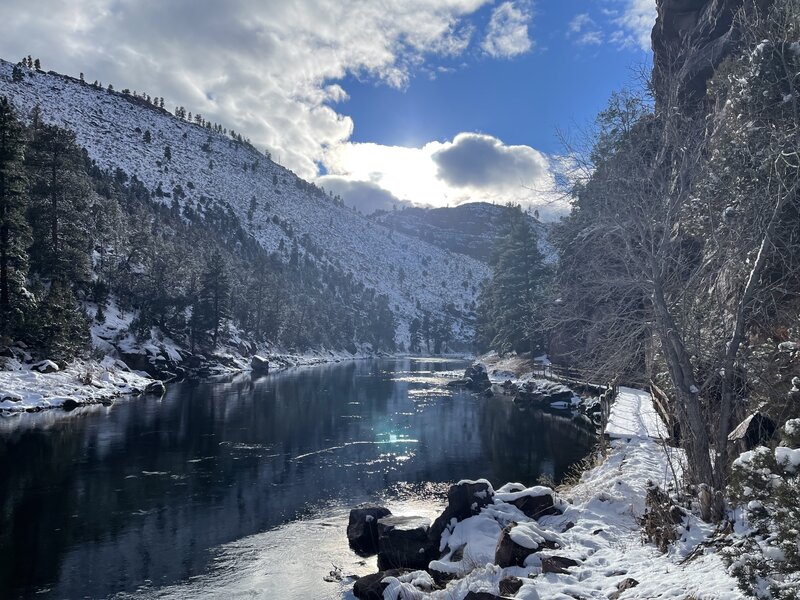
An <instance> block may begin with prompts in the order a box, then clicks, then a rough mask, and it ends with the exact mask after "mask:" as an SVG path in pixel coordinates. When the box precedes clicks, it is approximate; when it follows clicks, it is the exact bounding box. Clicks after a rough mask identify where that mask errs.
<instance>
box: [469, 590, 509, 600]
mask: <svg viewBox="0 0 800 600" xmlns="http://www.w3.org/2000/svg"><path fill="white" fill-rule="evenodd" d="M464 600H503V597H502V596H498V595H496V594H492V593H491V592H472V591H470V592H467V595H466V596H464Z"/></svg>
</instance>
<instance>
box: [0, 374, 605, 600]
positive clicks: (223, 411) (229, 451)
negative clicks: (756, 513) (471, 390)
mask: <svg viewBox="0 0 800 600" xmlns="http://www.w3.org/2000/svg"><path fill="white" fill-rule="evenodd" d="M463 366H464V365H463V364H462V363H458V362H442V361H424V360H395V361H361V362H349V363H341V364H337V365H331V366H320V367H315V368H310V369H303V370H297V371H293V372H286V373H282V374H278V375H274V376H269V377H262V378H258V379H253V378H250V377H238V378H234V379H232V380H230V381H228V382H224V383H213V384H212V383H187V384H181V385H175V386H171V387H170V389H169V391H168V394H167V395H166V396H165V397H164V398H163V399H161V400H157V399H153V398H142V399H138V400H133V401H130V402H119V403H116V404H115V405H114V406H111V407H87V408H83V409H78V410H76V411H73V412H72V413H68V414H67V413H61V412H47V413H39V414H36V415H23V416H21V417H14V418H7V419H0V464H1V465H3V466H2V467H0V468H1V469H2V470H1V471H0V490H3V492H2V498H1V499H0V502H2V512H1V513H0V597H24V596H29V595H32V594H33V593H34V592H38V593H40V594H42V595H44V596H45V597H47V596H50V597H59V598H61V597H69V598H74V597H82V596H89V597H92V598H95V597H104V596H108V595H113V594H115V593H117V592H133V591H136V590H137V589H139V588H140V587H141V586H146V587H147V588H148V589H154V588H158V587H160V586H164V585H169V584H173V583H176V582H180V581H187V580H189V579H190V578H193V577H197V576H200V575H202V574H204V573H207V572H208V569H209V565H210V561H211V560H212V559H213V558H214V549H219V548H220V547H221V546H222V545H224V544H229V543H231V542H234V541H235V540H241V539H242V538H245V537H247V536H251V535H253V534H256V533H259V532H265V531H271V530H274V529H275V528H276V527H278V526H280V525H282V524H285V523H287V522H294V521H298V520H301V521H302V520H311V519H316V518H319V517H320V516H321V515H322V516H324V515H325V514H326V511H328V510H330V507H331V502H335V504H336V507H337V508H336V510H337V511H340V512H341V507H344V506H347V505H349V504H351V503H355V502H359V501H363V500H367V499H374V498H376V497H378V496H380V495H382V494H384V493H385V490H386V489H392V490H395V489H407V488H405V487H403V486H399V488H398V486H397V485H396V484H398V482H407V483H410V484H414V483H420V484H422V483H424V482H449V481H453V480H458V479H461V478H465V477H470V478H475V477H479V476H487V477H489V478H490V479H491V480H492V481H493V482H495V483H502V482H505V481H507V480H515V481H517V480H518V481H522V482H528V483H533V482H535V480H536V479H537V477H538V476H539V475H540V474H542V473H546V474H548V475H551V476H554V477H556V478H557V477H560V476H561V475H562V474H563V472H564V471H565V469H566V468H568V466H569V465H570V464H571V463H573V462H574V461H575V460H577V459H579V458H581V457H582V456H583V454H584V453H585V451H586V448H588V446H589V444H590V443H591V439H590V437H589V435H588V434H587V433H585V432H582V430H581V429H580V428H576V427H575V426H574V425H572V422H571V421H569V420H568V419H564V418H561V417H554V416H553V415H545V414H543V413H521V412H519V411H516V409H515V408H514V407H513V406H512V405H511V403H510V402H506V401H503V400H492V401H487V400H486V399H483V398H477V397H474V396H472V395H470V394H468V393H464V392H452V391H451V390H448V389H447V388H446V387H444V384H445V382H446V380H447V377H446V376H444V375H445V374H446V372H448V371H452V370H458V369H463ZM340 512H337V513H336V514H340ZM337 534H339V535H341V539H342V540H344V533H343V531H342V532H337ZM296 550H297V551H298V553H299V554H302V553H303V548H302V547H300V548H298V549H296ZM312 551H313V550H312Z"/></svg>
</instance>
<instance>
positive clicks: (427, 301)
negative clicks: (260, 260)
mask: <svg viewBox="0 0 800 600" xmlns="http://www.w3.org/2000/svg"><path fill="white" fill-rule="evenodd" d="M12 70H13V65H12V64H11V63H9V62H6V61H0V95H5V96H8V97H9V99H10V100H11V101H12V103H13V104H14V105H15V107H16V108H17V110H18V111H19V113H20V114H21V115H28V114H29V113H30V111H31V110H32V109H33V108H34V107H35V106H39V108H40V110H41V116H42V119H43V120H44V121H46V122H49V123H53V124H55V125H58V126H61V127H64V128H66V129H70V130H72V131H74V132H75V133H76V136H77V140H78V142H79V143H80V144H81V145H82V146H84V147H85V148H86V150H87V152H88V153H89V156H90V157H91V158H92V159H93V160H94V161H95V162H96V163H97V164H98V166H100V167H102V168H104V169H108V170H111V171H113V170H115V169H120V170H122V171H124V172H125V173H126V174H127V175H129V176H136V177H137V178H138V179H139V180H141V181H142V182H143V183H144V185H145V186H146V187H147V188H148V189H149V190H150V191H151V192H152V193H153V194H154V195H155V196H156V197H159V198H161V200H162V201H163V202H164V203H165V204H171V205H175V206H177V207H179V208H181V209H185V208H186V207H189V208H191V209H193V210H195V211H198V212H200V213H203V212H204V211H205V210H206V209H207V208H208V207H212V206H213V207H215V208H216V209H218V208H220V207H222V208H223V209H224V210H226V211H229V212H230V213H231V214H232V215H234V216H235V218H236V219H238V220H239V222H240V223H241V225H242V226H243V228H244V229H245V231H247V232H248V233H249V234H250V235H251V236H252V237H253V238H254V239H255V240H256V241H257V242H258V243H259V244H260V245H261V246H262V247H264V248H265V249H266V250H268V251H277V252H281V253H283V254H284V255H285V256H286V257H287V259H288V256H289V253H290V249H292V247H293V246H295V245H296V247H297V249H298V251H299V252H300V253H301V254H306V255H309V256H311V257H313V260H315V261H318V262H320V263H322V264H323V265H324V264H330V265H335V266H338V267H339V268H341V269H343V270H345V271H349V272H351V273H352V274H353V276H354V277H355V278H356V279H357V280H358V281H360V282H362V283H363V284H364V285H366V286H368V287H371V288H374V289H375V290H376V291H378V292H379V293H382V294H386V295H387V296H388V297H389V299H390V308H391V309H392V311H393V312H394V313H395V316H396V319H397V325H398V327H397V339H398V341H399V342H403V343H407V340H408V325H409V323H410V321H411V320H412V319H413V318H414V317H415V316H417V315H419V314H420V312H421V311H422V310H425V311H428V312H430V313H431V314H432V315H434V316H437V317H441V318H445V317H446V316H447V315H449V317H448V318H450V319H453V334H454V339H455V340H457V341H460V342H467V341H468V340H469V339H470V338H471V335H472V328H471V325H470V320H471V305H472V303H473V301H474V299H475V294H476V292H477V288H478V285H479V283H480V282H481V281H482V280H483V279H484V278H485V277H486V276H487V275H488V267H487V266H486V264H485V263H483V262H481V261H479V260H475V259H473V258H470V257H467V256H464V255H460V254H454V253H452V252H449V251H447V250H444V249H442V248H439V247H437V246H436V245H433V244H429V243H426V242H421V241H420V240H419V239H418V238H415V237H410V236H407V235H404V234H403V233H399V232H396V231H392V230H391V229H389V228H387V227H385V226H384V225H382V224H380V223H376V222H374V221H371V220H369V219H367V218H365V217H362V216H360V215H358V214H357V213H355V212H354V211H351V210H349V209H347V208H345V207H343V206H340V205H338V204H337V203H335V202H334V201H333V200H332V199H331V198H329V197H328V196H326V195H325V194H324V193H323V192H322V191H321V190H319V189H318V188H316V187H314V186H312V185H310V184H309V183H307V182H306V181H304V180H302V179H300V178H298V177H297V176H296V175H295V174H294V173H292V172H291V171H289V170H287V169H285V168H283V167H281V166H280V165H277V164H276V163H274V162H272V161H271V160H269V159H268V158H266V157H265V156H263V155H262V154H260V153H259V152H257V151H256V150H255V149H254V148H253V147H252V146H249V145H247V144H243V143H241V142H237V141H235V140H233V139H231V138H230V137H229V136H227V135H223V134H222V133H218V132H214V131H212V130H211V129H209V128H206V127H203V126H201V125H198V124H195V123H189V122H187V121H185V120H183V119H179V118H177V117H175V116H173V115H171V114H169V113H168V112H166V111H164V110H162V109H158V108H156V107H155V106H153V105H152V104H150V103H148V102H146V101H144V100H143V99H141V98H135V97H132V96H130V95H127V94H121V93H117V92H111V91H108V90H105V89H102V88H97V87H94V86H92V85H88V84H85V83H83V82H80V81H78V80H76V79H73V78H70V77H66V76H62V75H58V74H56V73H52V72H51V73H43V72H37V71H33V70H28V69H24V70H23V71H24V76H23V78H22V80H21V81H14V79H13V77H12Z"/></svg>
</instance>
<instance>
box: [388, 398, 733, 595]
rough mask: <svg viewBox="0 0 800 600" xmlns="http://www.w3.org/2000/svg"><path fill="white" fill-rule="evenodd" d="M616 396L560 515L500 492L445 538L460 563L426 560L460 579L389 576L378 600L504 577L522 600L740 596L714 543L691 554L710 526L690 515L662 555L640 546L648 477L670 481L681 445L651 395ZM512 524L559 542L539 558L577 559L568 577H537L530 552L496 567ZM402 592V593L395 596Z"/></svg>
mask: <svg viewBox="0 0 800 600" xmlns="http://www.w3.org/2000/svg"><path fill="white" fill-rule="evenodd" d="M617 402H618V404H617V405H616V406H615V411H614V412H613V413H612V417H611V420H610V422H609V433H610V435H611V437H612V438H613V439H612V441H611V442H610V450H609V453H608V454H607V455H606V457H605V458H604V460H603V461H602V462H601V463H600V464H599V465H598V466H596V467H594V468H592V469H590V470H588V471H586V472H585V473H584V474H583V476H582V477H581V480H580V482H579V483H577V484H576V485H574V486H573V487H571V488H569V489H567V490H565V491H562V496H561V500H562V501H563V504H562V508H564V509H565V510H564V513H563V514H562V515H558V516H546V517H543V518H541V519H539V521H538V523H537V522H535V521H532V520H531V519H529V518H528V517H526V516H525V515H523V514H522V513H521V512H520V511H518V510H516V508H515V507H514V506H511V505H509V504H507V503H506V502H505V501H506V500H508V499H509V495H508V493H504V492H507V490H506V489H503V488H501V489H500V490H498V493H497V494H496V495H495V501H494V503H493V504H490V505H489V506H487V507H485V508H484V509H483V510H482V511H481V512H480V513H479V514H478V515H476V516H474V517H471V518H469V519H466V520H464V521H461V522H460V523H458V524H457V525H456V527H455V529H454V530H453V532H452V533H450V534H447V535H448V541H449V543H450V547H452V548H460V552H461V553H462V555H463V557H464V558H463V559H462V560H461V561H460V562H456V563H452V562H451V563H448V562H447V561H446V559H444V560H442V561H434V562H436V563H437V564H436V565H432V566H436V567H439V568H441V570H446V571H448V572H452V573H455V574H457V575H459V576H461V579H458V580H456V581H453V582H451V583H450V584H448V586H447V588H446V589H444V590H437V591H430V590H427V591H426V590H424V589H419V587H415V586H413V585H412V584H411V581H413V580H414V579H415V578H416V580H417V583H418V584H422V587H423V588H424V584H425V583H426V580H425V577H424V576H423V575H422V573H419V574H418V576H417V577H415V576H407V577H405V578H403V579H402V580H391V581H389V583H390V585H389V587H387V589H386V591H385V593H384V598H386V599H388V600H396V599H398V598H431V599H441V600H444V599H447V600H460V599H462V598H464V597H465V596H466V594H467V593H468V592H469V591H472V592H488V593H492V594H499V593H500V590H499V583H500V581H501V579H503V578H504V577H508V576H516V577H519V578H520V579H521V580H522V584H523V585H522V587H521V589H520V590H519V592H517V594H516V595H515V596H514V597H515V598H520V599H527V600H537V599H542V600H545V599H547V600H574V599H576V598H580V599H587V600H588V599H601V598H602V599H607V598H610V597H617V598H619V599H621V600H630V599H634V598H638V599H663V600H666V599H674V600H701V599H702V600H712V599H714V600H737V599H739V598H744V597H745V596H744V595H743V594H742V593H741V592H740V591H739V590H738V588H737V583H736V581H735V580H734V579H733V578H732V577H730V576H729V575H728V572H727V568H726V566H725V564H724V563H723V560H722V558H721V557H720V556H719V555H718V554H716V553H715V552H714V551H713V549H711V548H706V549H705V551H704V552H698V553H693V552H692V551H693V550H695V549H696V548H697V547H698V545H699V544H700V543H701V542H703V541H704V540H706V539H707V538H708V537H709V536H710V535H711V533H712V529H713V528H712V526H710V525H707V524H705V523H703V522H702V521H701V520H700V519H699V518H696V517H694V516H689V517H687V519H688V520H687V521H685V522H684V525H683V526H682V527H680V528H679V533H680V539H679V540H678V541H677V542H676V543H675V544H674V545H673V546H672V547H671V548H670V549H669V551H668V552H667V553H665V554H662V553H661V552H660V551H659V550H658V549H657V548H656V547H654V546H653V545H650V544H644V543H643V542H642V532H641V529H640V527H639V524H638V522H637V519H638V518H639V517H641V516H642V514H643V513H644V510H645V497H646V489H647V486H648V483H649V482H653V483H656V484H658V485H660V486H661V487H663V488H666V487H667V486H668V484H669V483H670V482H671V481H672V480H673V477H674V475H673V468H679V467H677V466H676V464H673V465H672V466H671V465H670V459H672V461H673V463H678V462H680V461H679V460H678V459H679V458H680V456H675V455H673V456H668V455H667V452H670V453H675V454H677V453H678V452H679V451H677V450H668V449H667V448H666V447H665V446H664V445H663V442H662V441H661V439H660V438H661V437H662V435H663V432H664V426H663V424H661V423H660V422H659V417H658V416H657V414H656V413H655V411H654V409H653V406H652V400H651V398H650V396H649V394H648V393H646V392H643V391H640V390H634V389H631V388H621V390H620V396H619V399H618V400H617ZM512 520H513V521H516V522H517V523H523V524H524V531H523V532H522V533H525V534H526V535H525V536H523V537H526V538H530V540H533V541H534V542H535V541H537V540H539V543H541V540H544V539H551V540H555V541H557V543H558V544H559V546H560V548H558V549H556V550H542V551H541V553H540V554H541V555H547V556H552V555H557V556H559V557H565V558H570V559H573V560H575V561H577V563H578V565H577V566H574V567H570V568H567V569H566V571H567V572H566V573H543V569H542V562H541V560H540V558H539V556H537V554H539V553H537V554H534V555H531V556H530V557H528V559H526V562H525V565H526V566H525V567H510V568H505V569H501V568H500V567H499V566H497V565H494V564H492V563H493V562H494V556H495V547H496V545H497V541H498V536H499V535H500V531H501V529H502V527H503V526H504V525H505V524H507V523H508V522H509V521H512ZM514 531H515V532H516V528H515V529H514ZM515 541H517V540H515ZM523 541H524V540H523ZM526 543H528V542H526ZM690 554H691V558H687V557H689V556H690ZM695 554H696V556H695ZM440 563H442V564H440ZM627 579H633V580H635V581H636V585H635V586H633V587H630V588H629V589H626V590H623V591H621V593H618V592H620V587H619V586H621V585H622V584H623V582H624V581H625V580H627ZM428 583H430V582H429V581H428ZM400 591H402V592H403V593H405V594H406V595H405V596H401V595H398V594H399V593H400ZM615 594H616V595H615Z"/></svg>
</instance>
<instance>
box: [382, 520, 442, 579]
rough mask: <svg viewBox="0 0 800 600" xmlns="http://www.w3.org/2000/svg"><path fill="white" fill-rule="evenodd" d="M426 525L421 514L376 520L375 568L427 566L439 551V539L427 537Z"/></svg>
mask: <svg viewBox="0 0 800 600" xmlns="http://www.w3.org/2000/svg"><path fill="white" fill-rule="evenodd" d="M430 526H431V522H430V519H427V518H425V517H397V516H390V517H383V518H382V519H378V569H380V570H381V571H385V570H386V569H400V568H406V569H427V568H428V563H430V561H431V560H433V559H434V558H436V555H438V551H439V541H438V540H436V541H433V540H432V539H431V538H430V537H429V536H428V532H429V530H430Z"/></svg>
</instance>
